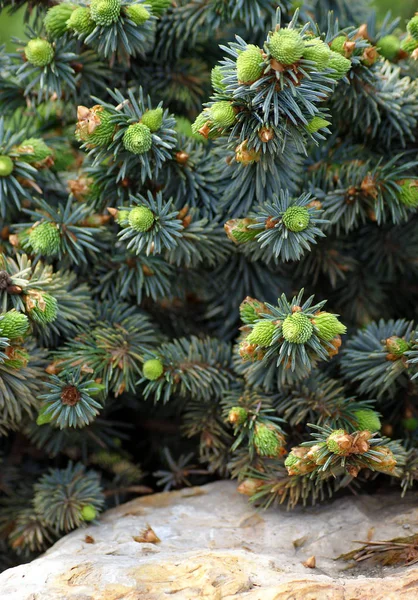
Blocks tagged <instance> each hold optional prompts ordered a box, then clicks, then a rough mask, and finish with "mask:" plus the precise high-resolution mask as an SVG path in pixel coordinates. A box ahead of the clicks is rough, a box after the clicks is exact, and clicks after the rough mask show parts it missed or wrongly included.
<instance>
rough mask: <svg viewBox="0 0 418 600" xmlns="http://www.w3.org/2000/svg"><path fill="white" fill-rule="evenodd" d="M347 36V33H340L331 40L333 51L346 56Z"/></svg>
mask: <svg viewBox="0 0 418 600" xmlns="http://www.w3.org/2000/svg"><path fill="white" fill-rule="evenodd" d="M346 41H347V38H346V36H345V35H339V36H337V37H336V38H335V39H334V40H332V42H331V50H332V51H333V52H338V54H341V55H342V56H345V49H344V44H345V43H346ZM328 59H329V55H328Z"/></svg>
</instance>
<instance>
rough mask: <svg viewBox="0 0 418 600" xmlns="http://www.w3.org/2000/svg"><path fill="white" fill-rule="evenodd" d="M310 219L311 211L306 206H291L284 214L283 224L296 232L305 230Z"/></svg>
mask: <svg viewBox="0 0 418 600" xmlns="http://www.w3.org/2000/svg"><path fill="white" fill-rule="evenodd" d="M310 220H311V217H310V215H309V211H308V209H307V208H305V207H304V206H289V208H287V209H286V210H285V212H284V214H283V216H282V221H283V225H284V226H285V227H286V229H289V231H293V232H294V233H296V232H300V231H304V230H305V229H306V228H307V227H308V226H309V222H310Z"/></svg>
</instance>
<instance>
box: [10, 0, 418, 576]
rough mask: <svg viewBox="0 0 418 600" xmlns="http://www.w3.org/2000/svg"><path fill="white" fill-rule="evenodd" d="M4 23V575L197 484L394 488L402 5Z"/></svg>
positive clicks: (403, 458)
mask: <svg viewBox="0 0 418 600" xmlns="http://www.w3.org/2000/svg"><path fill="white" fill-rule="evenodd" d="M0 6H1V8H2V11H1V24H2V25H1V26H2V31H3V34H2V35H3V36H5V37H4V41H5V42H6V44H7V45H6V46H5V47H2V48H1V54H0V113H1V117H2V119H1V121H0V251H1V255H0V302H1V305H0V460H1V470H0V558H1V563H2V566H3V567H6V568H7V567H8V566H11V565H13V564H16V563H17V562H19V561H24V560H29V559H30V558H32V557H34V556H36V554H37V553H39V552H41V551H43V550H45V549H46V548H47V547H48V546H49V545H50V544H51V543H53V542H54V541H55V540H56V539H58V538H59V537H60V536H61V535H63V534H65V533H66V532H68V531H70V530H71V529H73V528H75V527H78V526H82V525H83V524H84V523H86V522H91V521H95V520H96V519H97V518H98V517H99V515H100V512H101V511H102V510H103V509H104V508H105V507H108V506H111V505H112V504H114V503H118V502H122V501H125V500H127V499H129V498H130V497H132V496H133V495H137V494H146V493H151V492H152V491H155V490H161V489H167V490H168V489H173V488H179V487H182V486H187V485H199V484H202V483H205V482H207V481H211V480H213V479H215V478H220V477H232V478H236V479H237V480H238V486H239V487H238V489H239V490H240V492H242V493H243V494H246V495H248V496H249V497H250V499H251V500H252V501H253V502H256V503H257V504H260V505H262V506H268V505H270V504H272V503H285V504H286V505H287V506H288V507H289V508H292V507H293V506H295V504H296V503H298V502H317V501H324V500H325V499H327V498H329V497H331V496H332V495H333V494H343V493H348V492H355V493H360V492H368V493H379V492H380V491H381V490H382V489H383V488H387V487H388V486H392V487H393V488H394V489H396V490H397V492H398V493H399V494H401V493H404V492H405V491H406V490H407V489H409V488H410V487H412V486H413V485H414V482H415V480H416V479H417V477H418V401H417V399H418V387H417V385H418V377H417V374H418V373H417V371H418V336H417V325H416V323H417V319H418V314H417V312H418V311H417V306H418V287H417V275H418V260H417V256H418V218H417V208H418V168H417V167H418V149H417V138H418V16H416V17H414V15H413V13H414V8H416V7H414V6H413V4H412V3H407V2H404V3H403V4H401V3H398V4H397V5H396V7H390V8H391V9H392V11H393V13H394V11H395V9H396V11H397V12H398V13H399V14H396V15H395V14H392V15H386V13H385V12H384V3H383V2H379V3H378V8H379V12H378V14H377V15H376V13H375V11H374V10H373V8H372V5H371V3H370V2H368V1H367V0H350V1H348V0H312V1H311V2H306V3H305V2H303V1H296V2H293V1H290V0H283V1H280V2H279V1H273V0H236V1H234V2H232V1H229V0H193V1H187V0H178V1H177V2H176V3H172V2H170V0H148V1H142V0H91V2H84V1H82V0H80V1H77V2H75V3H67V2H59V3H56V2H55V1H53V0H51V2H49V1H38V0H31V1H30V2H25V1H24V0H13V1H9V0H0ZM12 27H13V28H16V29H15V31H13V32H12ZM11 34H13V35H16V36H17V37H16V38H15V39H13V40H10V39H9V38H10V36H11Z"/></svg>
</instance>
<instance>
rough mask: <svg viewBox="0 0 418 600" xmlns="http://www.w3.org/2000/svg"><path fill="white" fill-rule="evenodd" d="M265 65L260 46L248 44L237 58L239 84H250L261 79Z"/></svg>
mask: <svg viewBox="0 0 418 600" xmlns="http://www.w3.org/2000/svg"><path fill="white" fill-rule="evenodd" d="M264 68H265V65H264V61H263V57H262V56H261V50H260V48H259V47H258V46H254V45H253V44H248V46H247V48H246V49H245V50H243V51H242V52H241V53H240V54H239V56H238V58H237V78H238V81H239V83H244V84H247V85H248V84H250V83H254V81H257V79H260V77H261V76H262V74H263V71H264Z"/></svg>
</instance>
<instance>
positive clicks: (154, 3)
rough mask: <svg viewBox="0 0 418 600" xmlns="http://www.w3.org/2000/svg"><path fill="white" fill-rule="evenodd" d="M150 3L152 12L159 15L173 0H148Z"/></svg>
mask: <svg viewBox="0 0 418 600" xmlns="http://www.w3.org/2000/svg"><path fill="white" fill-rule="evenodd" d="M148 4H150V5H151V9H152V14H153V15H156V16H157V17H161V15H162V14H164V13H165V11H166V10H167V8H168V7H169V6H171V5H172V4H173V0H148Z"/></svg>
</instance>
